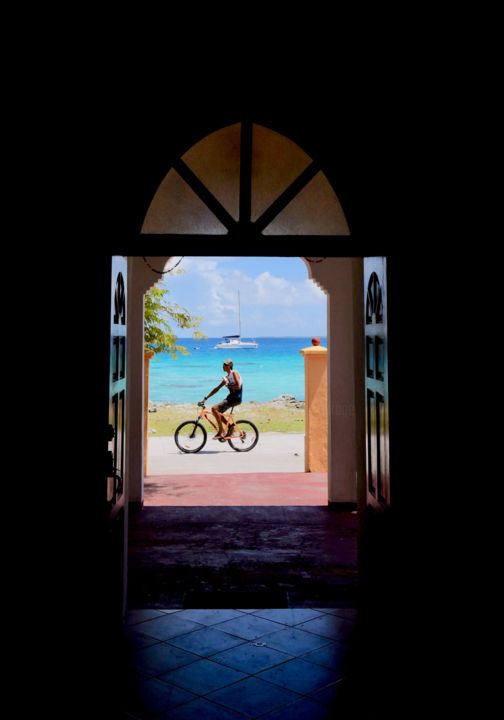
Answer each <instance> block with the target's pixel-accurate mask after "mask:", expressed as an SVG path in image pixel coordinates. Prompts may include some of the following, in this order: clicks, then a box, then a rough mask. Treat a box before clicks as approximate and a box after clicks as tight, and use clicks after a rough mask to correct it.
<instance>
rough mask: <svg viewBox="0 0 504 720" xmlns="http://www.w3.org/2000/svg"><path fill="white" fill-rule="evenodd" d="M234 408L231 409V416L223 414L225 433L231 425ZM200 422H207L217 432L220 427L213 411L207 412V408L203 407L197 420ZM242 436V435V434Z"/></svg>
mask: <svg viewBox="0 0 504 720" xmlns="http://www.w3.org/2000/svg"><path fill="white" fill-rule="evenodd" d="M233 410H234V408H231V410H230V412H229V415H225V414H224V413H221V415H222V417H223V422H225V428H224V429H225V431H226V432H227V430H228V428H229V425H230V423H231V415H232V414H233ZM200 420H206V421H207V423H209V425H211V426H212V427H213V429H214V430H215V431H216V432H217V431H218V429H219V428H218V427H217V424H216V423H215V422H214V420H213V414H212V411H211V410H207V409H206V407H202V408H201V410H200V411H199V413H198V417H197V418H196V422H199V421H200ZM240 434H241V433H240Z"/></svg>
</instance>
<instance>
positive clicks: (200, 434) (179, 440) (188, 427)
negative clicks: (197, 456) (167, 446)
mask: <svg viewBox="0 0 504 720" xmlns="http://www.w3.org/2000/svg"><path fill="white" fill-rule="evenodd" d="M174 438H175V444H176V446H177V447H178V449H179V450H182V452H184V453H197V452H199V451H200V450H201V448H202V447H203V445H204V444H205V443H206V441H207V431H206V430H205V428H204V427H203V425H200V424H199V423H198V422H196V421H195V420H186V421H185V422H183V423H182V424H181V425H179V426H178V428H177V429H176V430H175V434H174Z"/></svg>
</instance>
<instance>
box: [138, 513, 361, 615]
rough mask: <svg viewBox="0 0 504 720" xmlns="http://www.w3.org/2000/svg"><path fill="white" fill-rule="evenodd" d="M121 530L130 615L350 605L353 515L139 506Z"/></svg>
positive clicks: (353, 587)
mask: <svg viewBox="0 0 504 720" xmlns="http://www.w3.org/2000/svg"><path fill="white" fill-rule="evenodd" d="M129 523H130V528H129V539H130V540H129V578H128V586H129V597H128V606H129V608H130V609H133V608H188V607H205V608H210V607H219V608H223V607H268V608H272V607H312V606H313V605H314V604H315V605H317V604H318V605H319V606H320V607H345V606H348V607H350V606H355V604H356V592H357V515H356V514H355V513H353V512H339V511H334V510H331V509H329V508H328V507H322V506H321V507H148V508H144V509H143V510H140V511H137V512H135V513H132V514H131V515H130V521H129Z"/></svg>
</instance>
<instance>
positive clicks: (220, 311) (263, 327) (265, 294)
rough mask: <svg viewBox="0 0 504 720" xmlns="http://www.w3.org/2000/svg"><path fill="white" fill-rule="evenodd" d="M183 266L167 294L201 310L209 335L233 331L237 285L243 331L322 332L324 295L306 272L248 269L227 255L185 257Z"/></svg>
mask: <svg viewBox="0 0 504 720" xmlns="http://www.w3.org/2000/svg"><path fill="white" fill-rule="evenodd" d="M241 260H243V258H242V259H241ZM237 264H238V259H237ZM183 267H184V270H185V273H184V274H183V275H180V276H176V277H173V279H172V281H171V282H170V289H171V290H172V299H173V300H174V301H176V302H179V303H180V304H181V305H184V306H185V307H187V308H188V309H189V310H190V311H191V312H192V313H193V314H197V315H201V316H203V318H204V320H203V323H202V326H201V327H202V329H203V331H204V332H206V333H207V334H209V335H226V334H230V333H231V334H232V333H235V332H238V291H239V292H240V300H241V320H242V333H243V335H244V337H260V336H261V335H263V336H264V335H293V336H295V335H305V334H306V335H310V334H313V333H319V334H320V333H322V334H323V333H325V323H326V320H325V313H326V296H325V294H324V292H323V291H322V290H321V289H320V288H319V287H317V285H315V283H314V282H313V281H312V280H310V279H309V278H304V279H296V280H290V279H288V278H287V277H282V276H280V275H278V274H273V273H272V272H270V271H269V270H264V271H261V272H259V273H258V274H256V275H254V274H247V273H246V272H244V271H243V270H242V269H239V268H237V267H234V268H233V267H232V265H231V266H230V263H229V258H226V262H225V263H224V262H219V259H218V258H185V259H184V262H183ZM277 272H278V271H277ZM286 274H287V273H286ZM314 326H315V327H314Z"/></svg>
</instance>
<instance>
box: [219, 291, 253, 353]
mask: <svg viewBox="0 0 504 720" xmlns="http://www.w3.org/2000/svg"><path fill="white" fill-rule="evenodd" d="M258 347H259V343H257V342H256V341H255V340H242V339H241V316H240V291H238V335H223V337H222V342H219V343H217V345H214V350H255V349H256V348H258Z"/></svg>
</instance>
